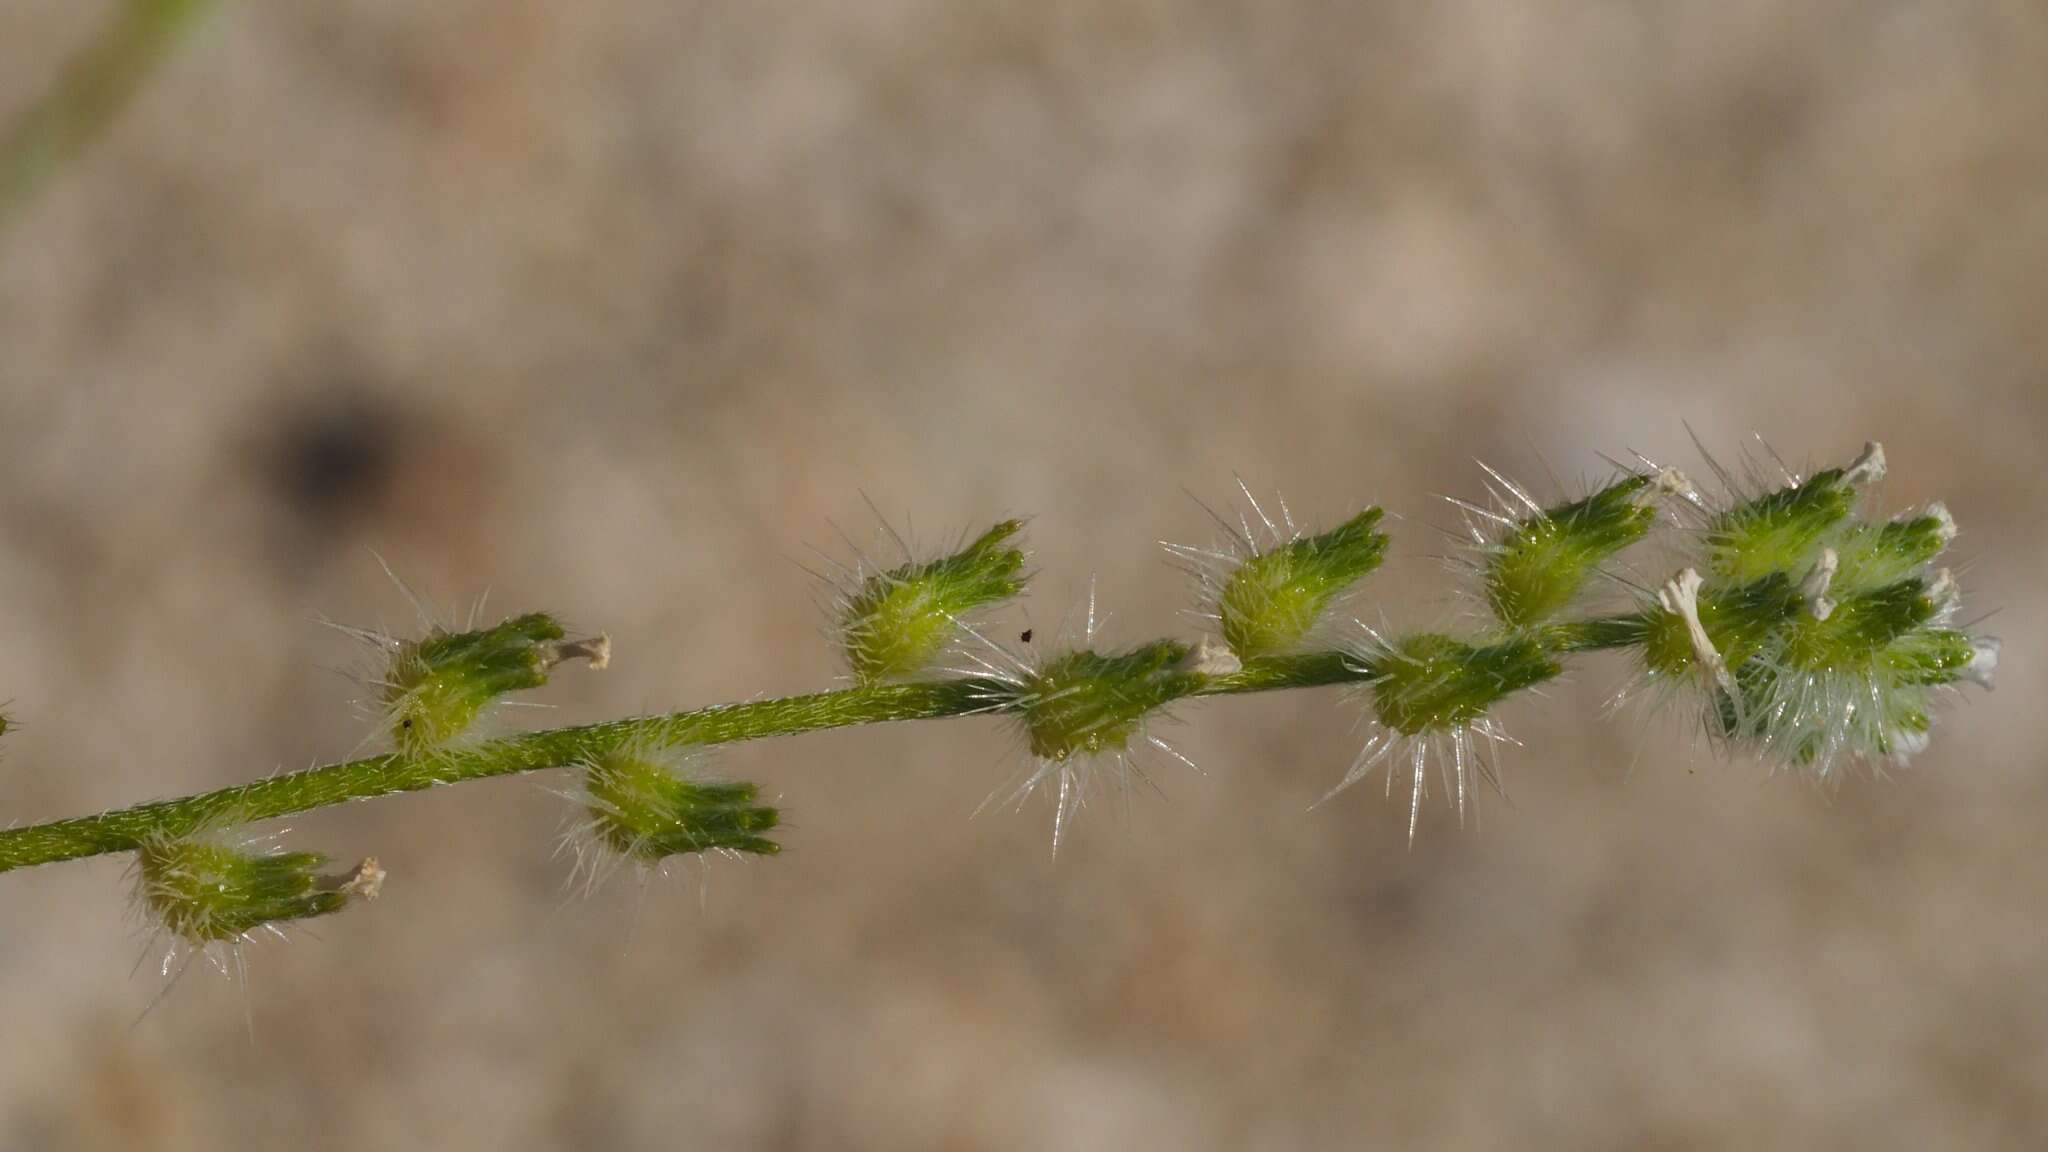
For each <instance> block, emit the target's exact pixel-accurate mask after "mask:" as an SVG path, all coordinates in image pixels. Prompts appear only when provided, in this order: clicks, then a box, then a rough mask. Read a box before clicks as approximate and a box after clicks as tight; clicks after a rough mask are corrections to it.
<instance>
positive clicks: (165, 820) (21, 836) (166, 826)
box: [0, 618, 1639, 872]
mask: <svg viewBox="0 0 2048 1152" xmlns="http://www.w3.org/2000/svg"><path fill="white" fill-rule="evenodd" d="M1628 619H1630V618H1616V619H1613V620H1607V621H1599V620H1595V621H1587V622H1584V623H1582V624H1576V625H1565V626H1560V627H1559V628H1557V629H1554V630H1553V632H1554V634H1555V642H1554V643H1553V642H1552V641H1551V640H1549V639H1546V644H1547V645H1549V646H1551V647H1553V648H1554V649H1555V650H1557V651H1560V652H1565V651H1579V650H1585V649H1591V648H1601V647H1614V646H1618V645H1619V644H1622V643H1625V642H1626V641H1624V640H1622V639H1621V637H1622V635H1623V634H1624V633H1625V631H1626V628H1627V625H1626V624H1625V621H1626V620H1628ZM1638 630H1639V627H1638ZM1375 675H1376V673H1375V671H1374V670H1373V669H1372V668H1371V667H1370V666H1369V664H1367V663H1366V662H1365V661H1364V660H1362V659H1361V658H1360V657H1358V656H1356V655H1352V654H1347V653H1343V652H1327V651H1326V652H1307V653H1301V654H1297V655H1285V656H1268V657H1261V658H1259V659H1257V660H1253V661H1251V662H1250V663H1248V664H1246V665H1245V666H1244V668H1243V669H1242V670H1241V671H1238V672H1234V673H1231V674H1229V675H1221V676H1208V677H1200V678H1198V683H1197V684H1196V686H1194V687H1193V688H1192V689H1191V690H1189V691H1188V692H1187V693H1185V695H1189V696H1225V695H1237V694H1241V693H1249V692H1270V691H1277V690H1283V689H1290V688H1316V687H1324V686H1328V685H1336V684H1359V683H1364V682H1367V681H1370V680H1372V679H1373V678H1374V676H1375ZM1017 694H1018V689H1017V687H1016V686H1015V685H1013V684H1009V683H1006V682H1004V681H1001V680H995V679H989V678H981V677H963V678H957V679H946V680H933V681H924V682H917V683H909V684H882V685H875V686H870V687H859V688H844V689H840V690H837V691H832V692H816V693H812V694H809V695H804V696H789V697H783V698H780V699H775V700H754V701H748V702H746V703H741V704H719V705H715V706H713V707H709V708H701V709H697V710H695V711H689V712H671V713H667V714H664V715H659V716H640V717H633V718H630V719H625V720H611V721H607V722H604V723H601V724H586V725H582V726H579V727H573V728H554V729H549V730H547V731H542V732H528V733H523V734H521V735H517V736H508V737H505V738H503V739H499V740H490V741H486V742H483V743H479V744H473V745H469V746H467V747H459V748H448V749H443V750H440V751H436V752H433V753H427V754H419V755H414V756H405V755H400V754H397V753H387V754H385V755H382V756H370V757H365V758H363V759H360V760H349V761H345V762H343V763H339V764H327V765H323V766H321V767H317V768H309V769H306V770H304V771H301V772H292V773H288V774H284V775H279V776H272V777H270V778H268V779H265V780H258V781H255V782H253V783H249V784H239V785H236V786H234V787H231V788H222V789H219V790H217V791H213V792H204V793H200V794H198V795H194V796H181V797H177V798H175V799H170V800H157V801H153V802H150V803H147V804H138V805H135V806H133V807H130V808H120V809H115V810H114V811H111V812H102V813H100V814H99V815H97V816H83V817H77V818H74V819H70V820H54V821H51V822H49V823H45V824H32V825H29V826H26V827H22V828H9V829H5V830H0V872H7V871H11V870H13V869H16V868H30V867H34V866H36V865H39V864H50V863H55V862H56V861H59V860H71V859H76V858H78V857H82V856H97V855H101V854H103V853H108V852H127V851H133V850H134V849H135V848H137V847H140V846H141V845H142V844H143V843H144V842H146V841H150V840H156V839H164V838H175V837H180V836H190V835H192V834H194V833H197V832H200V831H203V830H205V829H208V828H213V827H219V826H224V825H229V824H240V823H247V822H253V821H258V820H270V819H274V818H276V817H279V816H289V815H291V814H293V813H296V812H305V811H308V810H310V809H314V808H325V807H329V806H331V805H335V804H341V803H344V802H347V801H351V800H367V799H370V798H372V797H376V796H388V795H391V794H392V793H396V792H417V791H420V790H422V789H426V788H432V787H434V786H436V785H441V784H459V783H461V782H463V781H465V780H481V779H484V778H486V777H491V776H509V775H514V774H517V773H521V772H533V771H537V770H540V769H544V768H558V767H561V766H563V765H567V764H575V763H579V762H582V761H586V760H590V759H593V758H596V757H598V756H602V755H604V754H605V753H607V752H610V751H613V750H615V749H618V748H621V747H627V746H631V745H634V744H647V745H679V744H731V743H737V742H739V741H742V740H759V739H762V738H765V737H770V736H791V735H795V734H797V733H800V732H815V731H818V730H820V729H825V728H844V727H849V726H852V725H857V724H882V723H888V722H890V721H895V720H935V719H940V718H943V717H949V716H971V715H981V714H990V713H1004V712H1014V711H1016V710H1017V703H1016V701H1017V699H1018V695H1017Z"/></svg>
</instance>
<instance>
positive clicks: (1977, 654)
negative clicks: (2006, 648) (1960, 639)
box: [1963, 636, 2000, 692]
mask: <svg viewBox="0 0 2048 1152" xmlns="http://www.w3.org/2000/svg"><path fill="white" fill-rule="evenodd" d="M1999 646H2000V645H1999V640H1998V637H1996V636H1980V637H1978V638H1976V639H1975V640H1972V641H1971V642H1970V662H1969V664H1967V665H1965V666H1964V668H1963V678H1964V679H1965V680H1968V681H1970V682H1971V683H1972V684H1975V685H1977V686H1978V687H1980V688H1983V689H1984V690H1985V691H1987V692H1988V691H1990V690H1991V689H1993V688H1996V687H1998V685H1996V684H1994V683H1992V680H1993V679H1994V677H1995V676H1996V674H1997V672H1998V649H1999Z"/></svg>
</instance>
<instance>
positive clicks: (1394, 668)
mask: <svg viewBox="0 0 2048 1152" xmlns="http://www.w3.org/2000/svg"><path fill="white" fill-rule="evenodd" d="M1369 661H1370V666H1371V669H1372V672H1373V679H1372V697H1373V708H1374V711H1375V712H1376V713H1377V714H1378V716H1379V720H1380V723H1381V724H1384V725H1386V726H1387V727H1388V728H1391V729H1393V730H1394V731H1396V732H1399V733H1401V734H1402V735H1404V736H1415V735H1420V734H1422V733H1426V732H1440V731H1448V730H1450V729H1453V728H1461V727H1467V726H1470V725H1471V724H1473V723H1474V722H1475V721H1478V720H1479V719H1481V718H1482V717H1484V716H1485V714H1486V711H1487V709H1489V708H1491V707H1493V705H1494V704H1496V703H1498V702H1499V701H1501V700H1502V699H1505V698H1506V697H1508V696H1510V695H1513V694H1514V693H1516V692H1519V691H1521V690H1522V689H1524V688H1528V687H1530V686H1531V685H1535V684H1541V683H1543V682H1544V681H1545V680H1549V679H1551V678H1553V677H1555V676H1556V675H1558V673H1560V672H1562V671H1563V670H1564V668H1563V666H1562V665H1560V664H1559V663H1558V662H1557V661H1556V659H1554V658H1553V657H1552V656H1551V654H1550V653H1549V652H1546V651H1545V650H1544V649H1543V647H1542V645H1540V644H1538V643H1537V642H1536V641H1534V640H1530V639H1519V638H1518V639H1512V640H1506V641H1503V642H1501V643H1498V644H1476V645H1475V644H1467V643H1465V642H1464V641H1462V640H1457V639H1454V638H1452V637H1449V636H1445V635H1442V634H1439V633H1433V632H1425V633H1420V634H1418V635H1415V636H1410V637H1406V638H1404V639H1402V640H1398V641H1395V642H1394V643H1392V644H1391V645H1388V646H1387V647H1386V648H1385V649H1384V650H1383V651H1380V652H1377V653H1374V654H1373V655H1372V656H1371V657H1370V658H1369Z"/></svg>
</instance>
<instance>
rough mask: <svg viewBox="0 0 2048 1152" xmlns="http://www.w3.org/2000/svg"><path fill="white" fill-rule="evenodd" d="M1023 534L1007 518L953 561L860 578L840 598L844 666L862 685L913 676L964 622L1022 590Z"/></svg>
mask: <svg viewBox="0 0 2048 1152" xmlns="http://www.w3.org/2000/svg"><path fill="white" fill-rule="evenodd" d="M1023 530H1024V524H1023V522H1022V521H1020V520H1005V521H1003V522H1002V523H1000V524H998V525H996V526H995V527H993V528H991V529H989V530H988V531H987V532H984V533H982V534H981V537H980V538H979V539H977V540H975V541H974V542H973V543H972V544H969V545H968V546H967V547H966V548H964V549H962V550H961V551H959V552H956V553H954V554H953V555H951V556H946V557H943V558H941V559H938V560H931V561H927V562H924V563H911V564H905V565H903V566H902V567H899V568H893V569H891V570H889V571H887V572H880V573H876V574H875V575H872V576H868V577H866V578H864V579H861V580H860V581H859V583H858V584H857V585H856V586H855V587H854V588H853V589H851V590H850V591H849V592H848V593H847V594H845V595H844V596H842V597H841V599H840V605H839V608H840V619H839V630H840V636H841V638H842V642H843V644H844V646H845V649H846V662H847V664H848V665H849V666H850V667H851V668H852V670H853V676H854V679H855V680H856V681H857V682H859V683H861V684H877V683H880V682H882V681H885V680H891V679H897V678H901V677H906V676H915V675H917V674H919V673H921V672H924V671H925V670H926V669H927V668H929V667H930V665H931V663H932V661H933V660H934V659H935V658H937V657H938V655H939V653H940V652H942V651H943V650H944V649H945V647H946V645H948V644H949V643H951V642H952V641H953V639H954V637H955V635H956V632H957V629H958V625H959V620H960V617H962V616H964V615H966V614H967V613H970V612H973V611H974V610H976V609H978V608H984V607H987V606H989V605H991V604H995V603H998V602H1000V601H1003V600H1008V599H1009V598H1011V597H1013V596H1015V595H1017V594H1018V593H1019V592H1021V591H1023V589H1024V581H1025V576H1024V553H1023V552H1022V551H1020V550H1019V549H1017V548H1016V547H1014V546H1013V545H1012V544H1011V540H1012V539H1013V538H1014V537H1015V536H1016V535H1017V534H1018V533H1019V532H1022V531H1023Z"/></svg>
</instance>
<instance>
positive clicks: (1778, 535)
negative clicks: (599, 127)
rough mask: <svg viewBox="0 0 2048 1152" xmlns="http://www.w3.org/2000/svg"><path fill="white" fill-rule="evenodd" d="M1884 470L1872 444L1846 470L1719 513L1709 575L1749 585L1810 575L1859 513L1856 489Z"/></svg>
mask: <svg viewBox="0 0 2048 1152" xmlns="http://www.w3.org/2000/svg"><path fill="white" fill-rule="evenodd" d="M1884 470H1885V460H1884V448H1883V446H1881V445H1879V444H1877V443H1876V442H1874V441H1873V442H1872V443H1870V444H1867V445H1865V446H1864V449H1863V454H1862V455H1861V456H1859V457H1857V458H1856V461H1855V462H1854V463H1852V464H1850V465H1849V466H1848V467H1847V468H1829V469H1827V470H1825V471H1822V472H1816V473H1814V474H1813V475H1812V476H1811V477H1809V478H1807V479H1806V480H1805V481H1804V482H1802V483H1799V484H1794V485H1792V486H1790V487H1787V488H1780V489H1777V490H1776V491H1773V492H1767V493H1765V494H1764V495H1762V496H1758V497H1756V498H1755V499H1752V500H1747V501H1744V502H1743V503H1740V504H1737V505H1735V506H1734V507H1733V508H1729V509H1728V510H1726V511H1724V512H1721V513H1719V514H1718V515H1716V516H1715V517H1714V518H1713V519H1712V521H1711V522H1710V523H1709V524H1708V526H1707V532H1706V537H1707V564H1708V573H1707V574H1708V575H1709V576H1713V577H1718V578H1720V579H1722V580H1726V581H1730V582H1733V583H1737V584H1745V583H1748V582H1750V581H1752V580H1757V579H1760V578H1762V577H1764V576H1766V575H1768V574H1770V573H1772V572H1803V571H1805V570H1806V569H1807V568H1808V567H1809V566H1811V565H1812V564H1813V562H1814V559H1815V558H1816V556H1817V555H1818V552H1819V549H1820V546H1821V543H1822V541H1823V540H1824V539H1825V538H1826V537H1827V536H1828V535H1829V534H1830V533H1831V532H1833V531H1834V530H1835V529H1836V528H1837V527H1838V526H1840V525H1841V524H1842V523H1843V522H1844V521H1846V520H1848V519H1849V517H1850V516H1851V515H1853V514H1854V513H1855V511H1856V500H1857V489H1858V488H1859V487H1861V486H1863V485H1865V484H1868V483H1871V482H1872V481H1875V480H1877V479H1878V478H1880V477H1882V476H1883V475H1884Z"/></svg>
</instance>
